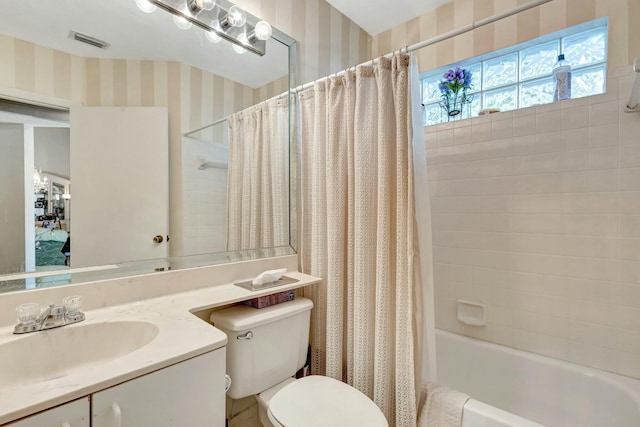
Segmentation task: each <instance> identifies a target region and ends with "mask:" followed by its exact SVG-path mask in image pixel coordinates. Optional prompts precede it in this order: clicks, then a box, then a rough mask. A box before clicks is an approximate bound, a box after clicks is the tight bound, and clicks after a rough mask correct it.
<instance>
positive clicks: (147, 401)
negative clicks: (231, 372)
mask: <svg viewBox="0 0 640 427" xmlns="http://www.w3.org/2000/svg"><path fill="white" fill-rule="evenodd" d="M224 374H225V349H224V348H222V349H219V350H216V351H212V352H210V353H206V354H204V355H201V356H197V357H194V358H193V359H189V360H187V361H184V362H181V363H178V364H175V365H173V366H169V367H168V368H165V369H161V370H159V371H156V372H153V373H151V374H148V375H145V376H142V377H140V378H136V379H134V380H131V381H128V382H125V383H123V384H120V385H117V386H115V387H112V388H109V389H106V390H103V391H101V392H98V393H95V394H93V395H92V399H91V402H92V403H91V405H92V406H91V414H92V417H93V422H92V426H93V427H190V426H193V427H196V426H197V427H205V426H211V427H223V426H224V423H225V421H224V420H225V391H224Z"/></svg>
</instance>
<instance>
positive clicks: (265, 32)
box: [248, 21, 273, 41]
mask: <svg viewBox="0 0 640 427" xmlns="http://www.w3.org/2000/svg"><path fill="white" fill-rule="evenodd" d="M272 32H273V29H272V28H271V24H269V23H268V22H267V21H260V22H258V23H257V24H256V27H255V28H254V29H253V31H252V32H251V33H249V36H248V38H249V41H251V40H255V39H258V40H269V38H271V33H272Z"/></svg>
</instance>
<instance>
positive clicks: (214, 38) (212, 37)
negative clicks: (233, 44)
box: [204, 30, 222, 43]
mask: <svg viewBox="0 0 640 427" xmlns="http://www.w3.org/2000/svg"><path fill="white" fill-rule="evenodd" d="M204 36H205V37H206V38H207V40H209V41H210V42H211V43H220V40H222V37H220V36H219V35H218V34H217V33H216V32H215V31H213V30H212V31H206V32H205V33H204Z"/></svg>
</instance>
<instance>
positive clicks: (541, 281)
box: [424, 67, 640, 378]
mask: <svg viewBox="0 0 640 427" xmlns="http://www.w3.org/2000/svg"><path fill="white" fill-rule="evenodd" d="M633 79H634V73H633V72H632V71H631V70H630V67H624V68H620V69H615V70H610V71H609V78H608V80H607V93H606V94H604V95H599V96H595V97H590V98H583V99H576V100H571V101H565V102H560V103H554V104H549V105H544V106H539V107H532V108H527V109H521V110H517V111H513V112H504V113H498V114H493V115H491V116H483V117H478V118H474V119H471V120H463V121H455V122H450V123H446V124H442V125H437V126H431V127H426V128H424V132H425V134H424V137H425V143H426V145H427V163H428V176H429V181H430V185H429V188H430V198H431V210H432V215H433V216H432V221H433V222H432V225H433V242H434V262H435V266H434V273H435V290H436V325H437V327H438V328H441V329H446V330H449V331H453V332H458V333H461V334H465V335H470V336H474V337H477V338H481V339H484V340H487V341H492V342H495V343H499V344H504V345H508V346H513V347H516V348H519V349H523V350H526V351H531V352H535V353H539V354H544V355H549V356H552V357H556V358H560V359H565V360H569V361H573V362H576V363H581V364H585V365H589V366H593V367H597V368H601V369H605V370H608V371H612V372H617V373H621V374H624V375H629V376H633V377H636V378H640V113H632V114H628V113H624V105H625V104H626V102H627V101H628V97H629V94H630V91H631V85H632V82H633ZM458 299H461V300H469V301H476V302H479V303H483V304H486V305H487V318H488V322H487V325H486V326H483V327H477V326H466V325H463V324H462V323H460V322H459V321H458V320H457V317H456V303H457V300H458Z"/></svg>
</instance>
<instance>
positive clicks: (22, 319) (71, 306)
mask: <svg viewBox="0 0 640 427" xmlns="http://www.w3.org/2000/svg"><path fill="white" fill-rule="evenodd" d="M81 298H82V297H77V296H75V297H68V298H65V301H64V302H65V305H55V304H50V305H49V307H47V308H46V309H45V310H44V311H42V313H40V315H39V316H38V314H37V312H36V311H35V310H37V311H39V310H40V307H39V306H38V305H37V304H23V305H21V306H19V307H18V308H17V309H16V311H18V313H19V316H18V319H19V323H18V324H17V325H16V326H15V327H14V328H13V333H14V334H26V333H28V332H37V331H44V330H46V329H53V328H59V327H61V326H65V325H70V324H72V323H77V322H82V321H83V320H84V319H85V315H84V313H82V312H81V311H80V309H81V306H82V300H81ZM36 316H37V317H36Z"/></svg>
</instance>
